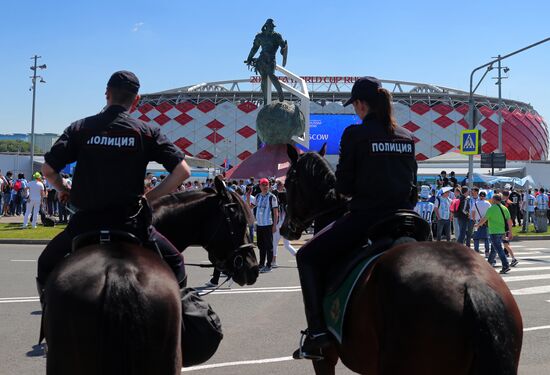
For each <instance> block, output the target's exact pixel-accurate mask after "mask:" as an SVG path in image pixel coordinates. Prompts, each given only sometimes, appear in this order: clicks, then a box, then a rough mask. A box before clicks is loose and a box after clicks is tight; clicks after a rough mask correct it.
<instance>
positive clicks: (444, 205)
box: [435, 186, 453, 241]
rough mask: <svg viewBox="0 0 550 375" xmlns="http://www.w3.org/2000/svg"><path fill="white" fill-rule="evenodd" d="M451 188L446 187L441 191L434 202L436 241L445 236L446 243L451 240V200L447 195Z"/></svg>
mask: <svg viewBox="0 0 550 375" xmlns="http://www.w3.org/2000/svg"><path fill="white" fill-rule="evenodd" d="M452 189H453V188H452V187H450V186H446V187H444V188H443V189H441V192H442V194H441V196H440V197H437V199H436V200H435V215H436V217H437V235H436V239H437V241H441V236H442V235H443V234H445V238H446V239H447V241H450V240H451V199H450V198H449V193H450V191H451V190H452Z"/></svg>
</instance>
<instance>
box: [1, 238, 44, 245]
mask: <svg viewBox="0 0 550 375" xmlns="http://www.w3.org/2000/svg"><path fill="white" fill-rule="evenodd" d="M48 243H50V240H27V239H24V238H3V239H0V245H47V244H48Z"/></svg>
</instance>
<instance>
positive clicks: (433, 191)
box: [415, 171, 550, 273]
mask: <svg viewBox="0 0 550 375" xmlns="http://www.w3.org/2000/svg"><path fill="white" fill-rule="evenodd" d="M467 185H468V179H467V178H465V179H463V180H462V181H461V182H460V184H459V183H458V181H457V179H456V177H455V174H454V172H451V173H450V176H449V177H447V174H446V173H445V171H442V172H441V175H440V176H439V177H438V179H437V180H436V184H435V185H432V186H430V185H423V186H421V187H420V189H419V191H420V195H419V202H418V203H417V205H416V207H415V211H416V212H417V213H418V214H419V215H420V216H422V217H423V218H424V219H425V220H427V221H428V222H429V223H430V224H431V228H432V237H433V238H434V239H435V240H436V241H441V240H442V239H445V240H447V241H451V234H453V235H454V240H455V241H457V242H459V243H462V244H464V245H466V246H468V247H471V245H472V240H473V246H474V250H475V251H477V252H480V242H482V243H483V244H484V247H485V249H484V250H485V256H486V257H487V259H488V261H489V262H490V263H491V264H493V265H494V264H495V257H496V255H499V257H500V259H501V262H502V270H501V273H506V272H508V271H509V270H510V266H511V267H514V266H515V265H516V264H517V263H518V261H517V259H515V257H514V253H513V250H512V248H511V246H510V240H511V238H512V237H513V234H512V227H515V226H521V227H522V229H521V232H527V231H528V230H529V228H530V227H529V224H530V223H533V228H534V229H533V231H535V232H539V233H544V232H546V231H547V227H548V222H549V219H550V215H549V214H550V210H549V208H550V206H549V194H548V192H547V191H545V189H544V188H540V189H520V190H516V189H514V188H513V187H512V186H505V188H504V189H498V188H497V189H495V188H492V187H489V186H483V187H482V188H480V187H474V188H473V189H471V191H470V189H469V188H468V186H467ZM506 256H509V257H510V258H511V261H510V262H508V260H507V259H506Z"/></svg>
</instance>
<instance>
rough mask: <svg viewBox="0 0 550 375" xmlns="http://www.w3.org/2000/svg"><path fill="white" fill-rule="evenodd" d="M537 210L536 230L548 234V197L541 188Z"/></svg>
mask: <svg viewBox="0 0 550 375" xmlns="http://www.w3.org/2000/svg"><path fill="white" fill-rule="evenodd" d="M535 208H536V212H535V220H534V221H535V230H536V231H537V232H546V230H547V228H546V227H547V226H548V218H547V217H546V211H547V210H548V195H546V194H545V192H544V189H543V188H540V190H539V195H537V196H536V197H535Z"/></svg>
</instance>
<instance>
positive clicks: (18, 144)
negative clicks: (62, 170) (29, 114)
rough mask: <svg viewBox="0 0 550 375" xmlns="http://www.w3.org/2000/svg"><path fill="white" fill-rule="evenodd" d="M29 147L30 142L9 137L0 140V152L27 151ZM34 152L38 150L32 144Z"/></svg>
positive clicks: (38, 150)
mask: <svg viewBox="0 0 550 375" xmlns="http://www.w3.org/2000/svg"><path fill="white" fill-rule="evenodd" d="M30 149H31V144H30V142H25V141H21V140H11V139H4V140H0V152H29V151H30ZM34 152H40V149H39V148H38V147H37V146H36V145H35V146H34Z"/></svg>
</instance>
